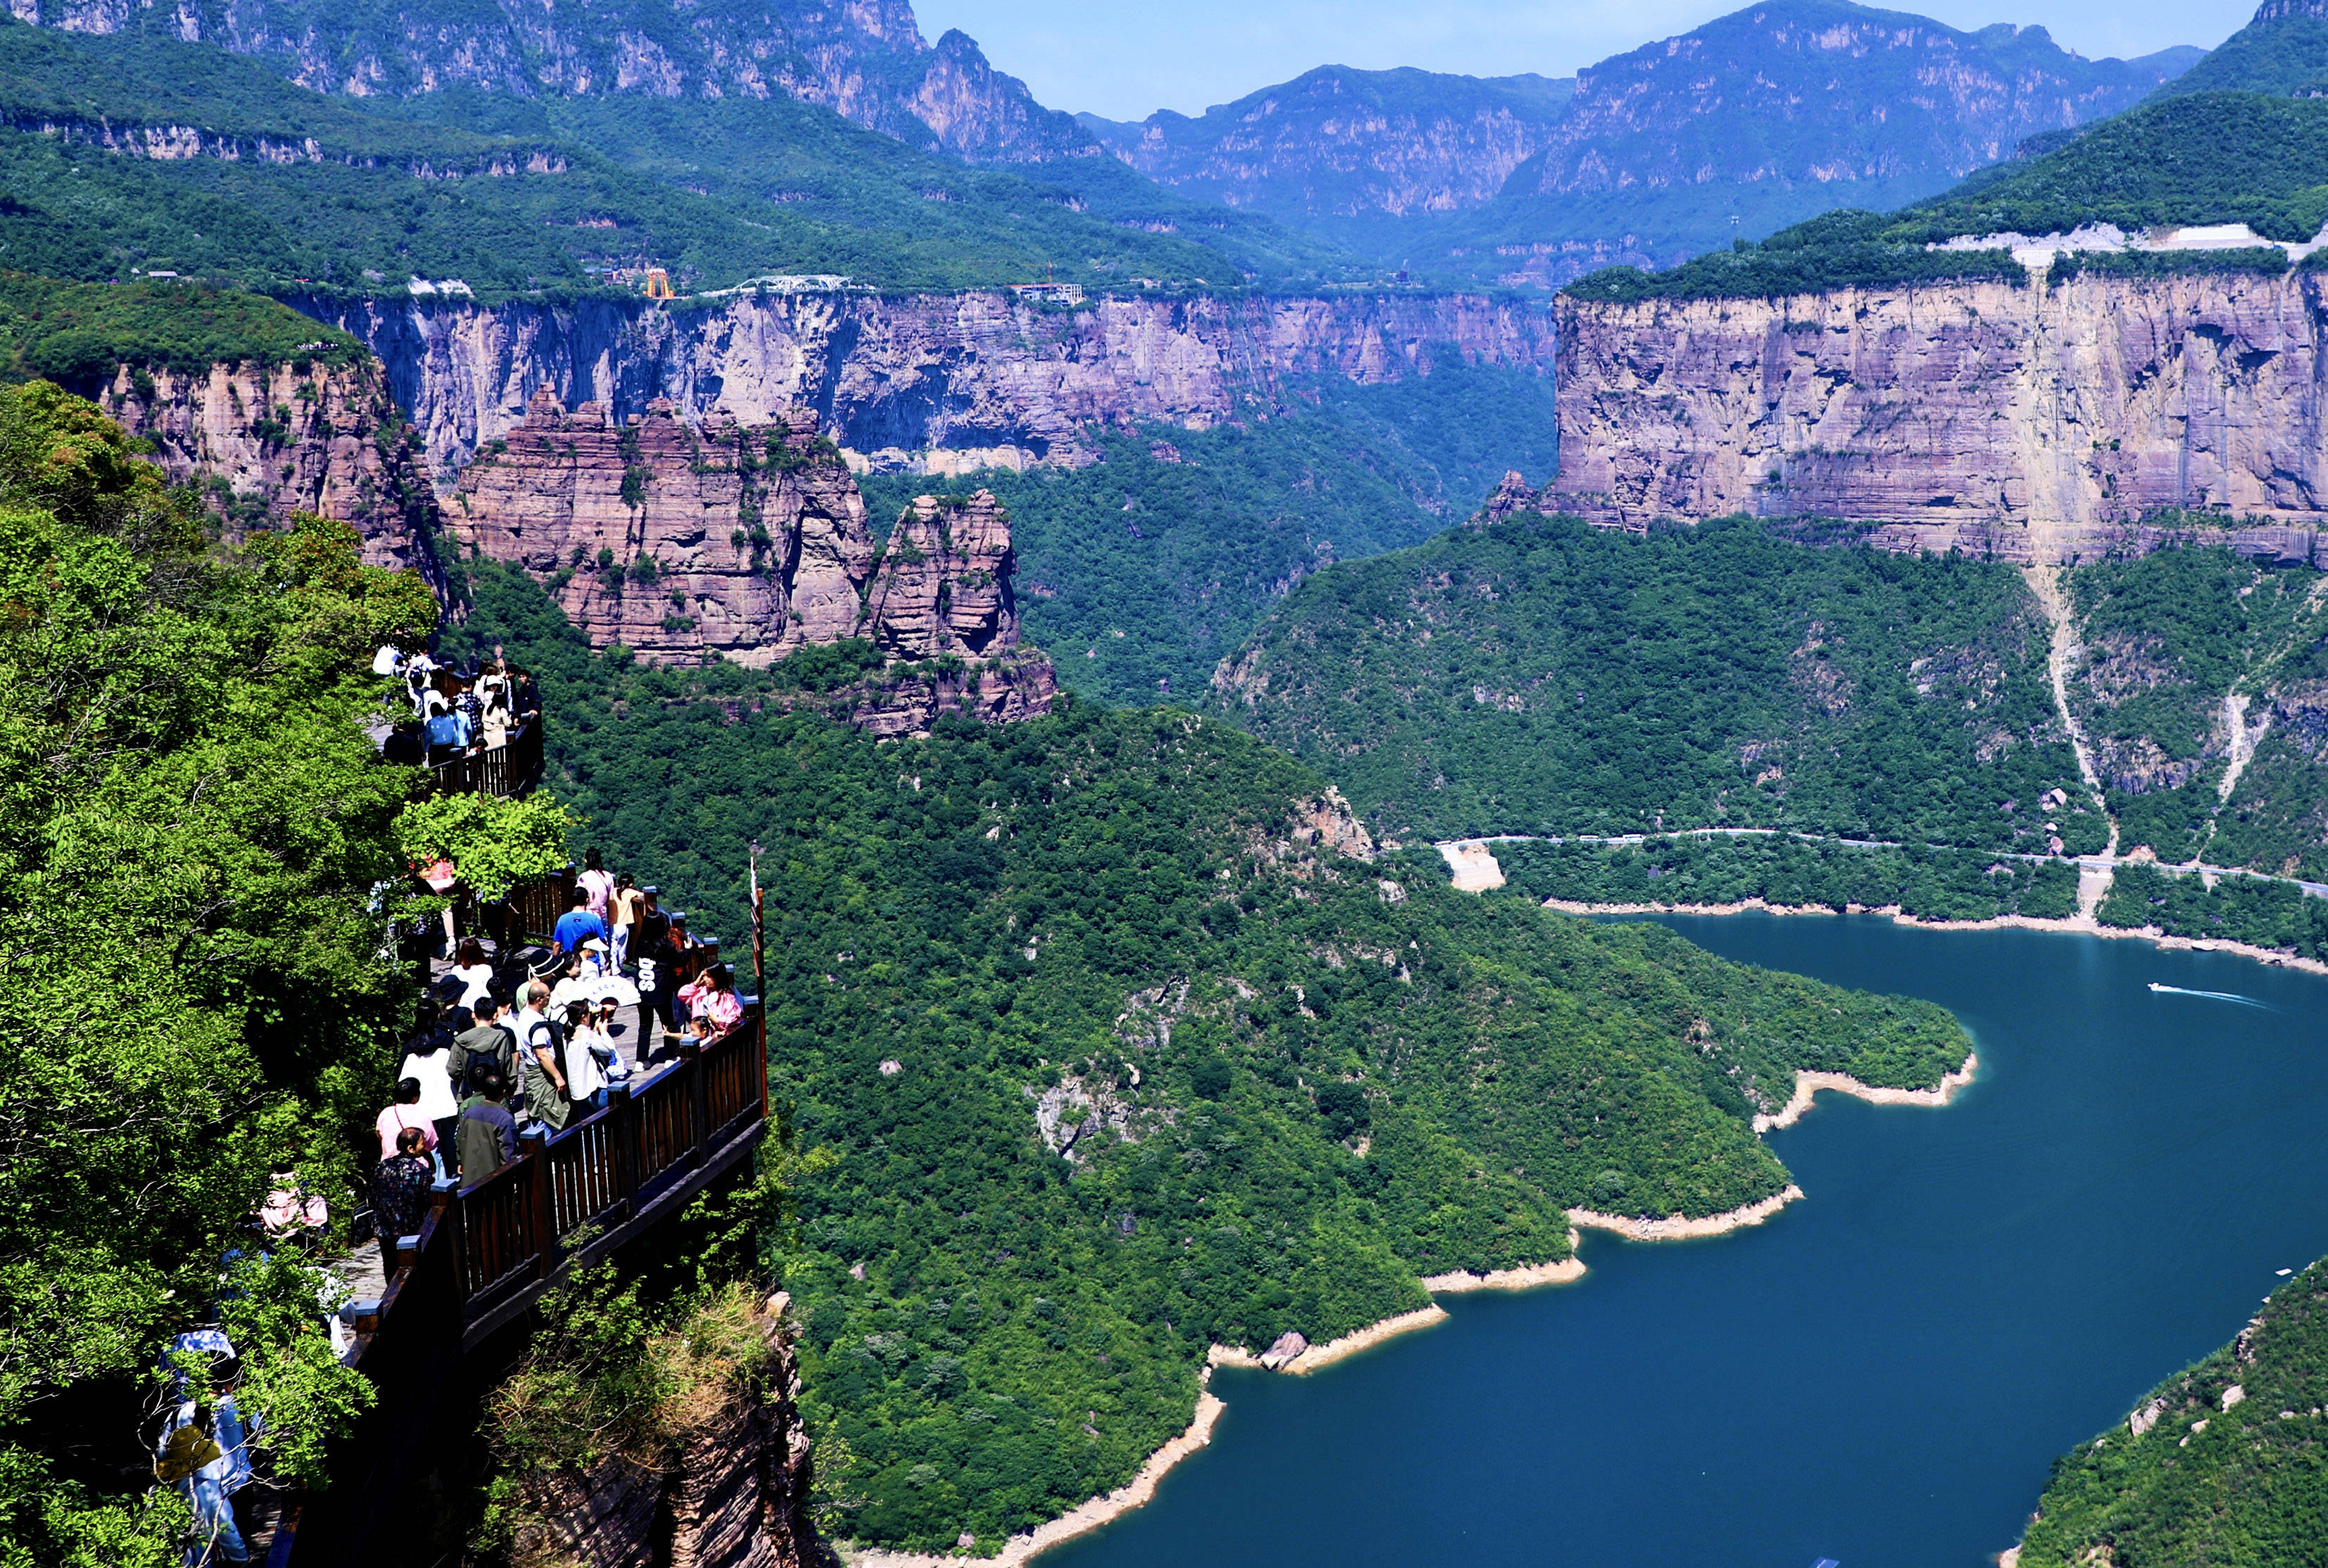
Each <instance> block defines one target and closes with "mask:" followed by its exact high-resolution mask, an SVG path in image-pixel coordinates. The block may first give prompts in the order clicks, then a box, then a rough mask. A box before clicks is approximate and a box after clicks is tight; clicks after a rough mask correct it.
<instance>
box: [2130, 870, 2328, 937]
mask: <svg viewBox="0 0 2328 1568" xmlns="http://www.w3.org/2000/svg"><path fill="white" fill-rule="evenodd" d="M2095 915H2096V917H2097V918H2098V919H2099V920H2100V921H2101V923H2102V924H2103V925H2114V926H2117V928H2118V929H2120V930H2123V931H2139V930H2142V929H2143V928H2144V927H2145V926H2151V927H2155V928H2156V929H2157V930H2158V931H2160V932H2162V933H2164V934H2166V935H2168V936H2208V937H2215V938H2218V939H2220V940H2222V941H2226V942H2239V943H2245V944H2247V945H2248V946H2249V947H2262V948H2267V949H2271V950H2273V951H2276V952H2281V953H2295V954H2297V955H2298V956H2300V957H2304V958H2328V898H2319V897H2313V896H2311V895H2309V894H2307V893H2305V891H2304V890H2303V889H2302V888H2301V887H2297V886H2296V885H2295V883H2293V882H2284V881H2280V880H2278V879H2276V878H2263V877H2222V878H2217V880H2216V882H2215V885H2214V886H2213V887H2208V886H2207V883H2206V878H2203V877H2201V876H2200V875H2199V874H2198V873H2197V872H2191V871H2186V872H2181V873H2176V872H2171V871H2162V870H2160V869H2158V868H2157V867H2155V866H2149V865H2142V864H2135V865H2121V866H2120V867H2118V868H2117V873H2116V874H2115V875H2114V876H2113V877H2112V878H2111V879H2110V890H2109V897H2107V898H2104V899H2103V900H2102V903H2101V907H2100V908H2099V909H2098V910H2097V911H2095Z"/></svg>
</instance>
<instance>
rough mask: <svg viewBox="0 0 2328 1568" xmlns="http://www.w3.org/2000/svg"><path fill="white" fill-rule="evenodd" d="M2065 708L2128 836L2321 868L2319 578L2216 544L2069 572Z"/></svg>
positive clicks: (2323, 688) (2327, 718)
mask: <svg viewBox="0 0 2328 1568" xmlns="http://www.w3.org/2000/svg"><path fill="white" fill-rule="evenodd" d="M2069 586H2070V607H2071V609H2072V610H2073V612H2074V613H2075V615H2076V616H2077V622H2078V628H2079V640H2080V646H2081V656H2080V657H2079V661H2078V663H2077V666H2076V668H2075V669H2074V670H2073V671H2072V672H2071V676H2070V711H2071V712H2072V714H2074V715H2075V716H2076V718H2078V720H2079V724H2080V726H2081V727H2082V728H2083V729H2084V731H2085V733H2086V735H2087V737H2089V740H2090V741H2091V743H2092V746H2093V751H2094V761H2095V766H2096V769H2097V771H2098V773H2099V775H2100V776H2101V780H2102V784H2103V785H2104V789H2105V792H2106V798H2107V801H2108V803H2109V809H2110V812H2111V814H2112V815H2113V816H2114V817H2115V818H2116V820H2117V823H2118V829H2119V838H2120V840H2122V841H2123V842H2124V843H2125V844H2126V846H2127V847H2128V848H2131V847H2132V846H2134V845H2136V844H2146V845H2148V846H2149V847H2150V848H2151V849H2152V850H2154V851H2155V853H2156V854H2157V856H2158V858H2159V859H2162V860H2164V861H2168V862H2181V861H2185V860H2203V861H2205V862H2207V863H2208V864H2211V865H2217V866H2244V867H2248V868H2250V869H2254V870H2258V871H2265V872H2270V873H2274V874H2276V875H2282V876H2300V877H2303V878H2306V879H2308V880H2313V881H2328V767H2323V756H2328V577H2323V575H2322V574H2321V573H2320V572H2319V571H2316V570H2314V569H2312V568H2308V567H2296V568H2270V567H2267V566H2259V565H2257V564H2256V563H2254V562H2251V561H2248V560H2244V559H2240V558H2239V557H2238V556H2235V555H2233V554H2232V553H2231V552H2230V551H2229V550H2228V549H2224V548H2222V547H2221V546H2220V545H2218V546H2212V547H2208V546H2196V547H2192V548H2187V549H2167V550H2160V551H2157V552H2156V553H2154V554H2151V555H2147V556H2144V557H2141V558H2140V559H2132V560H2113V561H2102V562H2098V563H2097V564H2095V565H2093V566H2089V567H2081V568H2078V569H2077V570H2076V571H2074V572H2072V573H2070V579H2069Z"/></svg>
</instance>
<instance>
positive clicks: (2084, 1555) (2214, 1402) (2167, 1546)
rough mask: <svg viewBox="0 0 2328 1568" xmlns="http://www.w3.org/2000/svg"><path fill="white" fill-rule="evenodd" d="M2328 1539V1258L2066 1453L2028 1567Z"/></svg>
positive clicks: (2291, 1549)
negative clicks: (2224, 1340) (2208, 1352)
mask: <svg viewBox="0 0 2328 1568" xmlns="http://www.w3.org/2000/svg"><path fill="white" fill-rule="evenodd" d="M2323 1539H2328V1263H2314V1264H2313V1265H2312V1266H2311V1267H2310V1268H2308V1269H2305V1270H2304V1271H2302V1272H2299V1273H2298V1274H2297V1275H2296V1276H2295V1278H2294V1279H2292V1280H2290V1281H2288V1282H2286V1284H2284V1285H2282V1286H2281V1287H2280V1288H2279V1289H2278V1290H2276V1291H2273V1292H2272V1293H2271V1295H2270V1297H2269V1298H2268V1299H2267V1300H2265V1302H2264V1305H2263V1310H2261V1311H2260V1312H2258V1313H2257V1314H2256V1316H2255V1318H2254V1319H2253V1320H2252V1321H2250V1322H2249V1323H2248V1326H2247V1328H2246V1329H2242V1330H2241V1331H2240V1333H2239V1338H2237V1339H2236V1340H2234V1341H2233V1342H2232V1343H2231V1344H2229V1345H2227V1346H2225V1347H2223V1348H2222V1349H2220V1350H2218V1351H2216V1352H2215V1353H2214V1354H2213V1355H2212V1356H2210V1357H2207V1358H2206V1359H2205V1360H2203V1361H2201V1362H2200V1363H2199V1364H2198V1365H2196V1366H2192V1367H2190V1368H2189V1369H2188V1370H2186V1371H2183V1372H2181V1373H2178V1374H2176V1375H2175V1376H2173V1377H2170V1378H2168V1379H2167V1380H2166V1381H2165V1382H2164V1383H2162V1384H2160V1385H2158V1386H2157V1387H2156V1388H2154V1389H2153V1390H2152V1391H2151V1392H2150V1394H2148V1395H2147V1396H2146V1397H2145V1398H2144V1399H2143V1400H2142V1401H2141V1402H2140V1403H2138V1404H2136V1407H2135V1408H2134V1410H2133V1411H2132V1412H2131V1413H2129V1415H2128V1417H2127V1419H2126V1422H2125V1423H2123V1424H2121V1425H2119V1426H2116V1427H2113V1428H2111V1429H2110V1430H2109V1431H2108V1432H2105V1433H2103V1434H2102V1435H2101V1436H2099V1437H2097V1438H2095V1439H2094V1440H2093V1441H2091V1442H2089V1443H2084V1444H2081V1445H2080V1446H2079V1447H2078V1448H2077V1449H2076V1450H2074V1451H2071V1452H2070V1453H2068V1454H2065V1455H2063V1456H2062V1457H2061V1459H2060V1460H2058V1461H2057V1462H2056V1464H2055V1466H2054V1470H2053V1477H2052V1479H2051V1482H2050V1484H2048V1485H2047V1487H2046V1488H2045V1495H2044V1498H2043V1499H2042V1501H2040V1503H2039V1504H2038V1511H2037V1516H2036V1517H2035V1519H2034V1521H2033V1522H2032V1524H2031V1525H2030V1526H2029V1530H2028V1534H2027V1535H2024V1536H2023V1539H2022V1543H2021V1545H2020V1547H2019V1550H2018V1553H2017V1554H2016V1557H2015V1561H2016V1562H2017V1563H2018V1568H2068V1565H2070V1564H2072V1563H2222V1564H2226V1565H2229V1564H2239V1568H2247V1565H2249V1564H2253V1565H2254V1568H2267V1565H2273V1568H2276V1565H2277V1564H2283V1563H2287V1564H2293V1563H2308V1562H2311V1561H2313V1560H2314V1558H2316V1556H2317V1555H2318V1553H2319V1549H2320V1543H2321V1542H2322V1541H2323Z"/></svg>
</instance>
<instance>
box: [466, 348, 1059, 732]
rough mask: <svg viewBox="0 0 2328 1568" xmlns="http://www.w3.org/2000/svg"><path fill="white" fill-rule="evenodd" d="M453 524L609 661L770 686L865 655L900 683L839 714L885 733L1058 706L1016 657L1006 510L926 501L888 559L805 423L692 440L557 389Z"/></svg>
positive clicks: (719, 423) (498, 447)
mask: <svg viewBox="0 0 2328 1568" xmlns="http://www.w3.org/2000/svg"><path fill="white" fill-rule="evenodd" d="M449 514H450V519H451V524H452V527H453V529H454V530H455V537H456V538H457V540H459V541H460V542H461V543H462V544H464V545H468V546H474V548H475V549H477V550H478V551H480V552H481V553H483V554H484V555H486V556H490V557H492V558H493V559H496V560H503V561H509V562H512V563H515V564H517V565H520V566H522V567H523V568H525V569H526V570H528V571H529V572H530V573H532V574H534V575H535V576H536V577H540V578H541V579H542V580H543V583H544V586H545V587H548V588H549V592H550V595H551V596H552V597H553V598H555V599H556V600H557V601H558V605H559V608H560V609H562V610H564V611H565V612H566V615H567V617H568V619H569V620H571V621H572V622H573V623H574V624H575V625H576V626H577V627H579V628H580V629H581V630H582V631H583V632H584V634H587V636H588V637H589V639H590V641H591V642H592V643H593V644H594V645H596V646H598V647H605V646H608V645H610V644H612V643H622V644H623V645H624V646H625V647H628V648H631V649H633V650H634V651H636V652H637V653H638V654H639V655H640V656H641V657H643V658H646V659H650V660H655V661H659V662H683V663H693V662H698V661H699V660H701V659H702V658H704V657H706V656H707V655H718V656H722V657H725V658H727V659H728V660H731V661H733V662H736V663H738V664H742V665H745V666H747V667H751V668H765V667H766V666H768V665H770V664H773V663H774V662H776V661H778V660H780V659H783V658H785V657H787V656H788V655H790V654H793V653H797V652H799V651H800V650H801V649H803V648H805V647H809V646H812V645H818V644H827V643H838V642H841V641H843V640H849V639H861V640H864V641H867V642H869V643H872V644H873V645H874V647H875V648H876V649H877V650H878V653H880V654H881V655H882V656H883V657H884V658H885V659H886V660H887V662H888V669H887V671H886V672H884V673H881V674H869V675H868V677H867V679H866V680H865V681H861V682H858V683H855V684H852V685H851V686H850V689H849V690H847V691H846V692H844V693H843V694H842V695H841V696H840V699H838V700H840V701H841V702H843V703H845V704H846V705H847V706H849V707H850V710H851V713H852V716H853V717H855V718H856V719H857V721H858V722H859V724H860V725H861V726H862V727H864V728H869V729H873V730H875V731H877V732H878V733H880V734H885V735H887V734H904V733H916V732H922V731H925V730H927V728H929V725H930V723H931V721H932V720H933V719H934V718H935V716H936V715H937V714H938V713H939V712H941V711H967V712H971V713H973V714H976V715H978V716H980V717H983V718H988V719H991V720H997V721H999V720H1004V719H1011V718H1025V717H1028V716H1029V715H1031V714H1036V713H1041V712H1044V711H1046V710H1047V709H1048V708H1049V706H1050V699H1051V695H1052V693H1053V690H1054V686H1053V682H1052V675H1051V669H1050V665H1049V664H1048V662H1046V661H1045V660H1043V659H1042V658H1041V656H1040V655H1038V654H1037V653H1034V651H1033V650H1031V649H1024V648H1021V647H1020V646H1019V615H1018V607H1017V604H1016V602H1015V600H1014V599H1013V598H1012V596H1011V590H1010V574H1011V569H1012V566H1013V564H1014V563H1013V558H1012V555H1011V549H1010V524H1009V519H1008V518H1007V517H1006V516H1005V515H1004V514H1003V511H1002V508H1001V506H1000V504H999V503H998V502H996V501H995V499H994V498H993V496H991V495H990V494H988V493H985V492H983V491H981V492H979V493H977V494H976V495H974V496H972V497H971V498H970V499H969V500H967V501H959V500H957V501H953V502H938V501H936V500H934V499H931V498H927V497H925V498H923V499H922V500H920V501H918V502H915V505H914V506H913V508H912V509H911V510H910V511H908V512H906V515H905V517H904V518H902V519H901V520H900V521H899V522H898V524H897V526H896V529H895V530H893V531H892V533H891V535H890V538H889V540H888V542H887V546H886V547H885V548H882V549H876V547H875V545H874V541H873V537H872V533H871V531H870V530H868V527H867V526H866V517H865V502H864V499H863V497H862V496H860V495H859V493H858V490H857V484H856V482H855V480H854V479H852V478H851V477H850V473H849V469H848V467H847V465H845V464H843V463H842V462H841V460H840V455H839V454H838V453H837V452H835V451H834V450H833V448H832V446H831V444H830V443H828V442H823V441H821V440H820V439H819V437H818V436H817V433H816V416H815V415H814V414H812V413H811V412H809V411H807V410H806V409H793V410H789V411H787V412H786V413H785V414H784V415H783V416H781V417H780V418H778V419H776V420H775V421H774V422H773V423H768V424H752V425H746V424H741V423H739V422H737V420H736V419H734V418H731V417H728V416H726V415H719V416H715V417H713V418H710V419H708V420H706V421H704V422H703V424H702V425H700V426H699V427H691V426H690V425H688V424H686V423H685V422H684V421H682V420H681V419H680V418H678V416H677V412H676V410H675V409H674V408H673V406H672V405H671V402H670V401H669V400H668V399H656V400H655V401H654V402H653V403H652V404H650V405H649V406H648V408H647V409H646V411H645V413H644V414H643V415H634V416H631V417H630V418H627V419H624V420H621V421H617V420H616V419H615V418H614V417H613V416H612V415H611V414H610V413H609V412H608V411H607V409H606V408H605V406H604V405H602V404H597V403H585V404H583V405H582V406H581V407H580V408H576V409H574V410H573V411H571V412H570V413H569V412H568V410H567V409H566V408H563V407H562V406H561V405H560V404H559V402H558V401H557V399H555V398H554V397H552V396H551V395H550V394H549V391H548V390H546V389H545V390H541V391H540V392H537V393H536V394H535V396H534V399H533V401H532V403H531V405H530V408H528V410H527V415H526V418H525V419H524V421H523V422H522V423H521V424H520V425H518V426H517V427H514V428H513V429H512V431H511V432H510V434H509V436H508V437H507V438H506V439H505V440H502V441H497V442H496V443H495V444H494V445H493V447H490V448H488V449H487V450H486V451H485V452H484V453H483V454H481V455H479V457H478V458H477V460H476V461H475V462H474V463H472V464H471V465H469V467H468V468H467V470H466V471H465V472H464V473H463V474H462V475H461V479H460V484H459V485H458V487H457V488H456V489H455V492H454V498H453V503H452V506H451V507H450V509H449ZM827 705H828V706H830V704H827Z"/></svg>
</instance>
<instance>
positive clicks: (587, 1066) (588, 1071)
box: [566, 997, 615, 1116]
mask: <svg viewBox="0 0 2328 1568" xmlns="http://www.w3.org/2000/svg"><path fill="white" fill-rule="evenodd" d="M614 1048H615V1042H614V1041H612V1040H610V1039H608V1038H606V1036H605V1034H604V1033H602V1032H601V1031H600V1030H599V1028H598V1024H597V1020H596V1016H595V1014H594V1012H593V1010H592V1009H591V1005H590V1003H589V1001H588V1000H587V999H585V998H582V997H577V998H575V999H574V1000H572V1001H569V1002H568V1003H567V1004H566V1096H567V1099H568V1101H569V1102H571V1103H572V1104H573V1106H574V1112H575V1114H576V1115H577V1116H587V1115H588V1114H589V1113H591V1112H593V1111H596V1110H597V1109H598V1108H599V1107H600V1106H602V1105H604V1104H605V1103H606V1069H605V1064H604V1063H603V1062H602V1061H601V1060H600V1057H599V1053H600V1052H602V1051H604V1052H606V1053H609V1054H611V1053H612V1052H613V1050H614Z"/></svg>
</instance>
